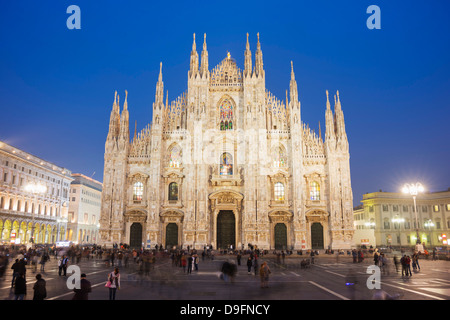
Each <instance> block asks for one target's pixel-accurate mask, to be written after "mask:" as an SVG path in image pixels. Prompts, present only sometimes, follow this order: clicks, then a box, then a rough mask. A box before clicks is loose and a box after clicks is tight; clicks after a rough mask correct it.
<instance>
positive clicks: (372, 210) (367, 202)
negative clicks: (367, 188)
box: [354, 189, 450, 248]
mask: <svg viewBox="0 0 450 320" xmlns="http://www.w3.org/2000/svg"><path fill="white" fill-rule="evenodd" d="M361 202H362V203H363V204H362V206H360V208H358V210H355V211H354V214H355V217H354V223H355V232H356V236H355V242H356V243H357V244H359V243H360V242H362V241H361V239H365V238H370V237H369V236H367V234H368V233H367V232H366V231H367V230H370V231H371V232H372V233H373V234H374V239H373V240H372V241H371V243H370V244H371V245H373V246H378V247H381V246H394V247H398V246H406V247H408V246H411V247H412V246H414V245H415V244H416V241H417V235H416V226H417V227H418V229H419V237H420V242H421V243H422V244H424V245H425V247H428V248H432V247H436V246H437V247H440V246H445V245H446V244H445V243H444V241H445V237H444V238H443V235H447V236H448V234H449V232H450V189H449V190H447V191H441V192H425V193H420V194H419V195H418V196H417V222H418V224H417V225H416V214H415V212H414V202H413V199H412V197H411V196H410V195H406V194H403V193H396V192H382V191H380V192H371V193H366V194H364V195H363V200H362V201H361ZM359 234H361V236H360V235H359Z"/></svg>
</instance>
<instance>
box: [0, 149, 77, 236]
mask: <svg viewBox="0 0 450 320" xmlns="http://www.w3.org/2000/svg"><path fill="white" fill-rule="evenodd" d="M0 177H1V181H0V236H1V239H0V243H5V244H10V243H16V244H31V238H32V236H33V241H34V243H36V244H52V243H55V242H56V241H59V240H65V239H66V231H67V212H68V207H69V194H68V191H69V188H70V183H71V182H72V180H73V179H72V177H71V172H70V171H69V170H67V169H65V168H62V167H60V166H57V165H55V164H53V163H51V162H48V161H45V160H43V159H41V158H38V157H36V156H34V155H32V154H30V153H27V152H25V151H23V150H20V149H18V148H15V147H13V146H11V145H9V144H7V143H5V142H2V141H0ZM30 183H33V184H39V185H41V186H45V187H46V188H45V190H44V192H43V193H36V194H33V193H31V192H29V191H27V189H26V186H27V185H29V184H30Z"/></svg>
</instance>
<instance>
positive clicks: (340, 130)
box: [334, 90, 347, 141]
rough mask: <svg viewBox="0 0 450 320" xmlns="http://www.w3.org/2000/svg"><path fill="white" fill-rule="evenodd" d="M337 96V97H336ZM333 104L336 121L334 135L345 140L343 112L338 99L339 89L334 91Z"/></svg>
mask: <svg viewBox="0 0 450 320" xmlns="http://www.w3.org/2000/svg"><path fill="white" fill-rule="evenodd" d="M336 96H337V99H336ZM336 96H335V98H334V99H335V105H334V116H335V122H336V137H337V138H338V140H342V141H345V140H347V134H346V133H345V121H344V113H343V112H342V106H341V100H340V99H339V90H337V91H336Z"/></svg>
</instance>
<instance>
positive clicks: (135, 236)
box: [130, 222, 142, 248]
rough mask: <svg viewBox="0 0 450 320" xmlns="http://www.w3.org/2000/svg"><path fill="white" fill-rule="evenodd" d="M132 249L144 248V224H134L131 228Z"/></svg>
mask: <svg viewBox="0 0 450 320" xmlns="http://www.w3.org/2000/svg"><path fill="white" fill-rule="evenodd" d="M130 247H131V248H141V247H142V224H140V223H139V222H134V223H133V224H132V225H131V227H130Z"/></svg>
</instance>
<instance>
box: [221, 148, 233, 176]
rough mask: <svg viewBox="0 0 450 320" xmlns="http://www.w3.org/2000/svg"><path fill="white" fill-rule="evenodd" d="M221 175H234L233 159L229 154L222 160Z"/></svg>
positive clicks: (224, 155)
mask: <svg viewBox="0 0 450 320" xmlns="http://www.w3.org/2000/svg"><path fill="white" fill-rule="evenodd" d="M220 175H223V176H230V175H233V157H232V156H231V154H229V153H228V152H225V153H223V154H222V156H221V158H220Z"/></svg>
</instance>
